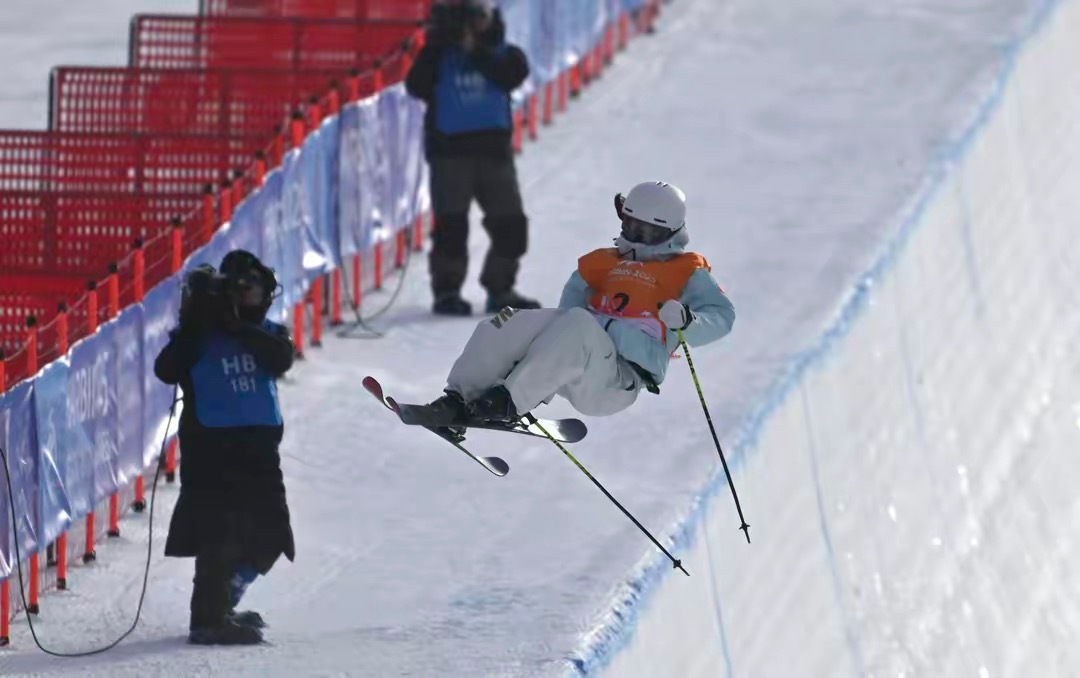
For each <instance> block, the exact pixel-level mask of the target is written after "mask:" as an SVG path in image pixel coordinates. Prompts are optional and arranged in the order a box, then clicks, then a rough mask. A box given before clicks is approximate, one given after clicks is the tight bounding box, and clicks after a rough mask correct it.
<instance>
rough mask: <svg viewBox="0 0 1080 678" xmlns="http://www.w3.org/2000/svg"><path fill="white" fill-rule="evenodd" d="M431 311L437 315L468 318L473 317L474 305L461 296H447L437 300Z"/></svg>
mask: <svg viewBox="0 0 1080 678" xmlns="http://www.w3.org/2000/svg"><path fill="white" fill-rule="evenodd" d="M431 311H432V313H434V314H435V315H446V316H454V317H458V318H466V317H468V316H470V315H472V304H470V303H469V302H467V301H465V300H464V299H462V298H461V295H460V294H445V295H443V296H441V297H437V298H436V299H435V303H434V305H433V306H432V307H431Z"/></svg>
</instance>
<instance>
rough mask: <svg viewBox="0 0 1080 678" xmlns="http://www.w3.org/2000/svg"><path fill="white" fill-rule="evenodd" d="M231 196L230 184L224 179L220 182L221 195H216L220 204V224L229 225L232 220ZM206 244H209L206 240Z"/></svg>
mask: <svg viewBox="0 0 1080 678" xmlns="http://www.w3.org/2000/svg"><path fill="white" fill-rule="evenodd" d="M232 196H233V192H232V183H231V182H230V181H229V180H228V179H226V180H225V181H223V182H221V193H219V194H218V200H219V201H220V202H221V223H222V224H227V223H229V220H230V219H232V208H233V204H232ZM216 226H217V224H215V228H214V230H217V228H216ZM207 242H209V240H207Z"/></svg>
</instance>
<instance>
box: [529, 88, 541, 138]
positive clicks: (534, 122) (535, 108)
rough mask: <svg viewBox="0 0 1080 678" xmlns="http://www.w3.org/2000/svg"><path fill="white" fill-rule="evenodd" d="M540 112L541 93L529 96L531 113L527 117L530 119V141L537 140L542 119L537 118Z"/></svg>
mask: <svg viewBox="0 0 1080 678" xmlns="http://www.w3.org/2000/svg"><path fill="white" fill-rule="evenodd" d="M539 112H540V95H539V94H533V95H532V96H531V97H529V113H528V115H527V116H526V118H527V119H528V121H529V141H536V137H537V135H538V133H539V129H540V125H539V123H540V121H539V120H538V119H537V118H538V117H539Z"/></svg>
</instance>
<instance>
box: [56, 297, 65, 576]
mask: <svg viewBox="0 0 1080 678" xmlns="http://www.w3.org/2000/svg"><path fill="white" fill-rule="evenodd" d="M58 311H59V315H58V316H57V318H56V343H57V348H58V349H59V350H60V355H65V354H67V352H68V308H67V304H64V303H61V304H60V307H59V309H58ZM56 588H57V589H59V590H61V591H64V590H66V589H67V532H61V533H60V536H59V537H57V538H56Z"/></svg>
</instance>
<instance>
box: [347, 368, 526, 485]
mask: <svg viewBox="0 0 1080 678" xmlns="http://www.w3.org/2000/svg"><path fill="white" fill-rule="evenodd" d="M363 383H364V388H365V389H366V390H367V392H368V393H370V394H371V395H373V396H374V397H375V398H376V399H377V400H378V401H379V402H381V403H382V404H383V406H384V407H385V408H386V409H388V410H390V411H391V412H393V413H394V414H396V415H397V416H398V419H401V408H400V406H399V405H398V404H397V402H395V401H394V399H393V398H390V397H388V396H387V395H385V394H384V393H383V388H382V385H381V384H380V383H379V382H378V381H376V380H375V379H374V378H372V377H365V378H364V382H363ZM424 428H426V429H427V430H429V431H431V432H432V433H434V434H435V435H437V436H439V437H440V438H442V439H443V440H445V441H446V442H448V443H450V444H451V445H453V446H454V447H456V448H458V449H459V450H461V451H462V452H464V453H465V454H466V455H468V456H469V457H470V458H471V459H472V460H473V461H475V462H476V463H477V464H480V465H481V466H483V467H484V468H485V469H487V470H488V471H489V472H490V473H492V474H493V475H496V476H499V477H500V478H501V477H503V476H505V475H506V474H507V473H509V472H510V465H509V464H507V463H506V462H505V461H503V460H502V459H500V458H499V457H479V456H477V455H475V454H473V453H472V452H470V451H469V450H467V449H466V448H465V446H464V445H462V444H461V441H463V440H464V439H465V436H464V434H463V433H461V432H460V431H458V430H455V429H454V428H451V427H447V426H440V427H434V426H424Z"/></svg>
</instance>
